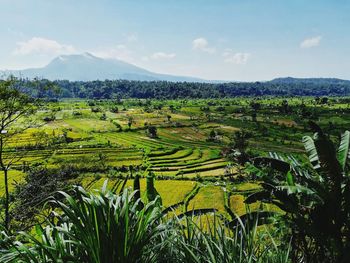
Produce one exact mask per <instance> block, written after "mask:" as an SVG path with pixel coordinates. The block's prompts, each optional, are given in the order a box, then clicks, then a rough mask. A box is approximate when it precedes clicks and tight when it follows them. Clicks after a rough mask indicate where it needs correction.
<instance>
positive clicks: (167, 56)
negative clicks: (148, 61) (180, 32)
mask: <svg viewBox="0 0 350 263" xmlns="http://www.w3.org/2000/svg"><path fill="white" fill-rule="evenodd" d="M175 57H176V54H175V53H164V52H156V53H153V54H152V55H151V58H152V59H172V58H175Z"/></svg>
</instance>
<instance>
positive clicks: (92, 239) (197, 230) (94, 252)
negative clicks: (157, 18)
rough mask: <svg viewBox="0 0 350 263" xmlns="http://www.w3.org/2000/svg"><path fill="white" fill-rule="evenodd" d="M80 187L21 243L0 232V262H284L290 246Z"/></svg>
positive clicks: (264, 234)
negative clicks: (205, 226)
mask: <svg viewBox="0 0 350 263" xmlns="http://www.w3.org/2000/svg"><path fill="white" fill-rule="evenodd" d="M106 185H107V184H105V185H104V187H103V188H102V191H99V192H94V193H89V192H86V191H85V190H84V189H83V188H81V187H78V188H76V189H75V191H74V197H73V196H72V195H69V194H67V193H65V192H61V194H62V195H63V196H64V197H65V202H62V201H59V200H57V199H52V202H54V203H55V204H56V206H57V207H58V208H59V209H60V210H59V211H58V213H56V214H55V218H54V219H53V220H52V222H48V223H47V225H46V226H37V228H36V234H35V235H32V234H28V233H22V234H21V242H18V241H15V240H14V238H15V237H13V236H9V235H7V234H6V233H5V232H2V233H0V238H1V241H0V249H1V250H0V261H1V262H38V263H39V262H84V263H85V262H86V263H107V262H115V263H118V262H121V263H122V262H123V263H125V262H130V263H132V262H288V254H289V245H288V243H287V244H281V245H277V244H276V242H275V240H274V239H273V237H272V236H274V235H275V233H274V232H272V231H268V230H267V229H265V230H263V231H257V227H256V225H255V224H253V225H251V226H249V227H245V226H244V225H243V224H238V225H237V226H236V228H235V229H234V230H233V231H231V230H229V229H227V228H225V227H223V226H221V225H220V224H219V223H218V222H219V221H217V222H216V223H215V221H214V222H213V225H212V226H209V231H205V230H204V229H203V227H202V226H199V225H198V224H196V223H195V221H193V220H192V219H191V218H188V217H186V218H183V219H182V220H180V219H174V220H169V219H166V217H165V216H164V214H163V213H162V210H161V207H160V205H159V202H158V201H157V198H156V199H155V200H154V201H151V202H149V203H148V204H147V205H146V206H145V207H143V208H140V206H139V205H138V204H139V202H140V199H138V200H136V201H135V198H134V194H135V192H133V193H130V192H129V191H128V190H125V191H124V192H123V193H121V194H120V195H117V194H114V193H112V192H111V191H108V190H106Z"/></svg>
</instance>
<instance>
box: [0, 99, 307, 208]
mask: <svg viewBox="0 0 350 263" xmlns="http://www.w3.org/2000/svg"><path fill="white" fill-rule="evenodd" d="M147 103H148V104H147V107H146V106H145V105H146V104H145V101H140V100H137V101H136V100H130V101H128V100H125V101H124V102H123V104H122V105H118V108H119V111H118V113H115V112H111V111H110V107H111V105H113V102H112V101H95V102H94V104H95V106H94V107H97V108H99V110H98V111H97V112H96V111H92V107H90V106H88V105H89V103H87V102H86V101H61V102H58V103H53V104H48V105H47V107H46V109H43V110H41V111H40V112H38V113H37V115H36V118H37V125H36V126H35V127H34V126H33V127H31V128H30V129H28V130H27V131H26V132H25V133H23V134H20V135H16V136H15V137H13V138H12V139H11V141H10V143H9V145H8V148H7V149H6V152H5V161H9V160H10V159H12V158H14V159H16V158H17V159H18V160H15V162H14V165H13V166H12V170H11V172H10V181H11V187H10V188H11V189H10V190H13V183H14V182H15V181H21V180H23V176H24V175H23V173H22V170H23V168H24V167H26V166H29V165H44V166H45V167H47V168H60V167H61V166H64V165H66V166H67V165H70V166H72V167H73V168H72V169H77V170H78V171H79V174H80V176H79V178H78V179H77V181H78V182H80V183H82V184H83V185H85V186H87V187H89V188H90V189H94V188H100V187H101V186H102V184H103V182H104V181H105V180H106V178H108V180H109V186H110V187H112V186H113V185H114V184H115V183H116V182H117V180H116V178H126V177H127V176H129V173H130V168H132V169H131V170H133V171H134V172H137V173H139V174H140V175H141V176H142V177H144V176H145V175H146V174H145V170H146V169H147V171H151V172H153V173H154V174H155V176H156V182H155V186H156V188H157V190H158V192H159V193H160V195H161V196H162V200H163V205H164V207H168V206H171V205H174V204H177V203H180V202H183V204H181V206H180V207H178V208H177V209H176V213H181V212H184V211H185V210H186V209H205V208H215V209H216V210H217V211H218V212H219V213H222V214H226V215H227V212H226V211H225V204H226V205H227V206H228V207H230V208H231V209H232V210H233V211H234V212H235V213H237V214H243V213H244V212H245V210H246V209H247V207H245V204H244V199H245V198H246V195H247V193H249V191H252V189H253V190H254V187H255V188H256V187H258V186H256V185H254V184H253V185H240V184H236V183H232V182H231V181H230V180H226V179H227V178H228V177H230V179H231V178H235V177H234V176H232V175H235V174H237V172H236V167H235V166H232V165H231V164H230V166H228V165H229V163H228V161H227V160H226V159H225V158H223V156H222V155H221V150H222V148H223V146H224V145H227V142H229V141H230V136H231V135H232V134H233V133H234V132H236V131H238V130H240V129H242V128H245V129H250V130H254V132H255V134H256V136H255V137H254V138H252V139H251V141H250V146H251V150H253V151H260V152H259V154H262V155H264V154H265V155H266V152H264V150H265V149H269V150H271V149H272V150H276V151H279V149H280V148H281V149H282V148H283V150H285V151H289V152H293V153H294V152H295V153H300V152H301V151H302V148H301V145H300V143H299V142H298V140H299V137H300V138H301V135H300V134H301V133H300V130H301V129H302V127H301V126H300V125H299V124H298V123H297V122H296V121H294V120H292V119H291V118H285V119H283V120H282V119H281V118H280V117H278V116H277V113H275V112H274V113H273V116H274V117H271V118H270V117H269V116H258V123H256V122H253V121H251V117H250V116H249V107H250V106H249V105H250V104H249V102H248V101H244V100H236V101H235V100H232V103H238V104H239V106H237V105H236V106H232V105H229V106H227V104H228V102H225V101H219V100H217V101H214V102H210V103H212V105H219V104H220V103H221V104H222V105H223V104H225V105H226V106H225V107H223V106H222V109H224V111H222V109H221V110H220V111H217V110H216V106H215V107H214V106H208V105H209V104H210V103H209V102H208V101H205V100H198V101H194V100H193V101H188V102H185V101H181V102H179V101H169V102H164V101H156V102H147ZM152 103H154V104H152ZM266 103H269V101H267V102H266ZM159 104H164V105H163V107H159ZM171 106H172V107H171ZM53 108H56V109H57V108H60V110H58V111H57V112H55V118H53V120H50V121H44V118H45V117H46V116H47V115H48V114H52V113H51V109H53ZM247 108H248V110H247ZM242 109H243V110H242ZM236 110H238V111H237V112H235V111H236ZM241 110H242V111H243V113H241V112H240V111H241ZM208 111H210V114H209V115H210V116H209V115H208ZM275 115H276V116H275ZM50 116H51V115H50ZM258 124H259V125H258ZM287 124H288V125H290V124H292V125H294V126H296V127H294V128H293V129H295V130H293V133H291V134H290V137H288V138H285V128H284V126H285V125H287ZM264 125H265V126H266V127H269V129H270V130H269V131H270V133H271V135H266V134H264V133H263V131H264V129H263V128H264ZM268 125H269V126H268ZM283 125H284V126H283ZM298 125H299V127H297V126H298ZM150 126H154V127H156V131H157V134H156V136H150V135H149V133H148V127H150ZM279 126H281V128H280V127H279ZM282 126H283V127H282ZM260 130H262V131H260ZM211 133H214V134H215V138H218V139H214V140H213V139H210V138H209V135H210V134H211ZM264 136H265V137H264ZM298 136H299V137H298ZM282 141H283V143H282ZM285 142H287V143H288V145H289V147H286V144H285ZM290 142H292V144H291V143H290ZM282 144H283V145H282ZM21 153H25V154H24V155H23V156H19V154H21ZM18 157H20V158H18ZM216 180H217V181H218V182H227V184H228V185H222V184H221V185H215V184H214V183H213V182H215V181H216ZM0 182H1V180H0ZM127 186H132V181H130V180H128V182H127ZM144 190H145V179H142V180H141V191H142V192H144ZM194 190H195V192H193V191H194ZM0 192H3V186H2V185H1V183H0ZM143 198H145V197H144V196H143ZM260 205H261V204H253V205H251V206H250V207H248V209H258V208H259V207H260ZM271 209H273V208H271Z"/></svg>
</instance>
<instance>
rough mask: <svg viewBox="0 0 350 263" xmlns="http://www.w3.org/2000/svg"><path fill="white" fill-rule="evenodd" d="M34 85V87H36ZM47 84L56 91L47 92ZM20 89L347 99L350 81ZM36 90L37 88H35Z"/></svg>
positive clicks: (73, 84)
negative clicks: (345, 97) (343, 97)
mask: <svg viewBox="0 0 350 263" xmlns="http://www.w3.org/2000/svg"><path fill="white" fill-rule="evenodd" d="M33 83H34V85H33ZM48 83H51V85H53V86H54V87H55V88H50V89H47V86H48ZM18 87H20V88H21V90H22V91H24V92H26V93H29V94H30V95H32V96H34V97H39V98H42V97H49V98H82V99H111V98H139V99H180V98H196V99H198V98H224V97H237V96H348V95H350V82H348V81H342V82H336V81H334V82H332V81H327V80H326V79H325V80H323V79H318V80H317V81H316V80H315V81H309V80H305V81H303V80H300V81H268V82H230V83H197V82H168V81H129V80H104V81H100V80H96V81H88V82H85V81H68V80H57V81H54V82H50V81H48V80H45V79H43V80H34V81H32V80H26V79H22V80H18ZM33 87H35V88H33Z"/></svg>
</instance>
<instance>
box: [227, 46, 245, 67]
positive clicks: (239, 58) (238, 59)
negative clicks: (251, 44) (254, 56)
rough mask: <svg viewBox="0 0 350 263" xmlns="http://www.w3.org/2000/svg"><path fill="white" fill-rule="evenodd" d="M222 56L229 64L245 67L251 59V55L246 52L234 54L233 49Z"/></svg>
mask: <svg viewBox="0 0 350 263" xmlns="http://www.w3.org/2000/svg"><path fill="white" fill-rule="evenodd" d="M222 56H223V57H224V61H225V62H227V63H233V64H237V65H244V64H247V62H248V60H249V58H250V57H251V54H250V53H246V52H237V53H234V52H233V51H232V50H231V49H226V50H225V51H224V52H223V53H222Z"/></svg>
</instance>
